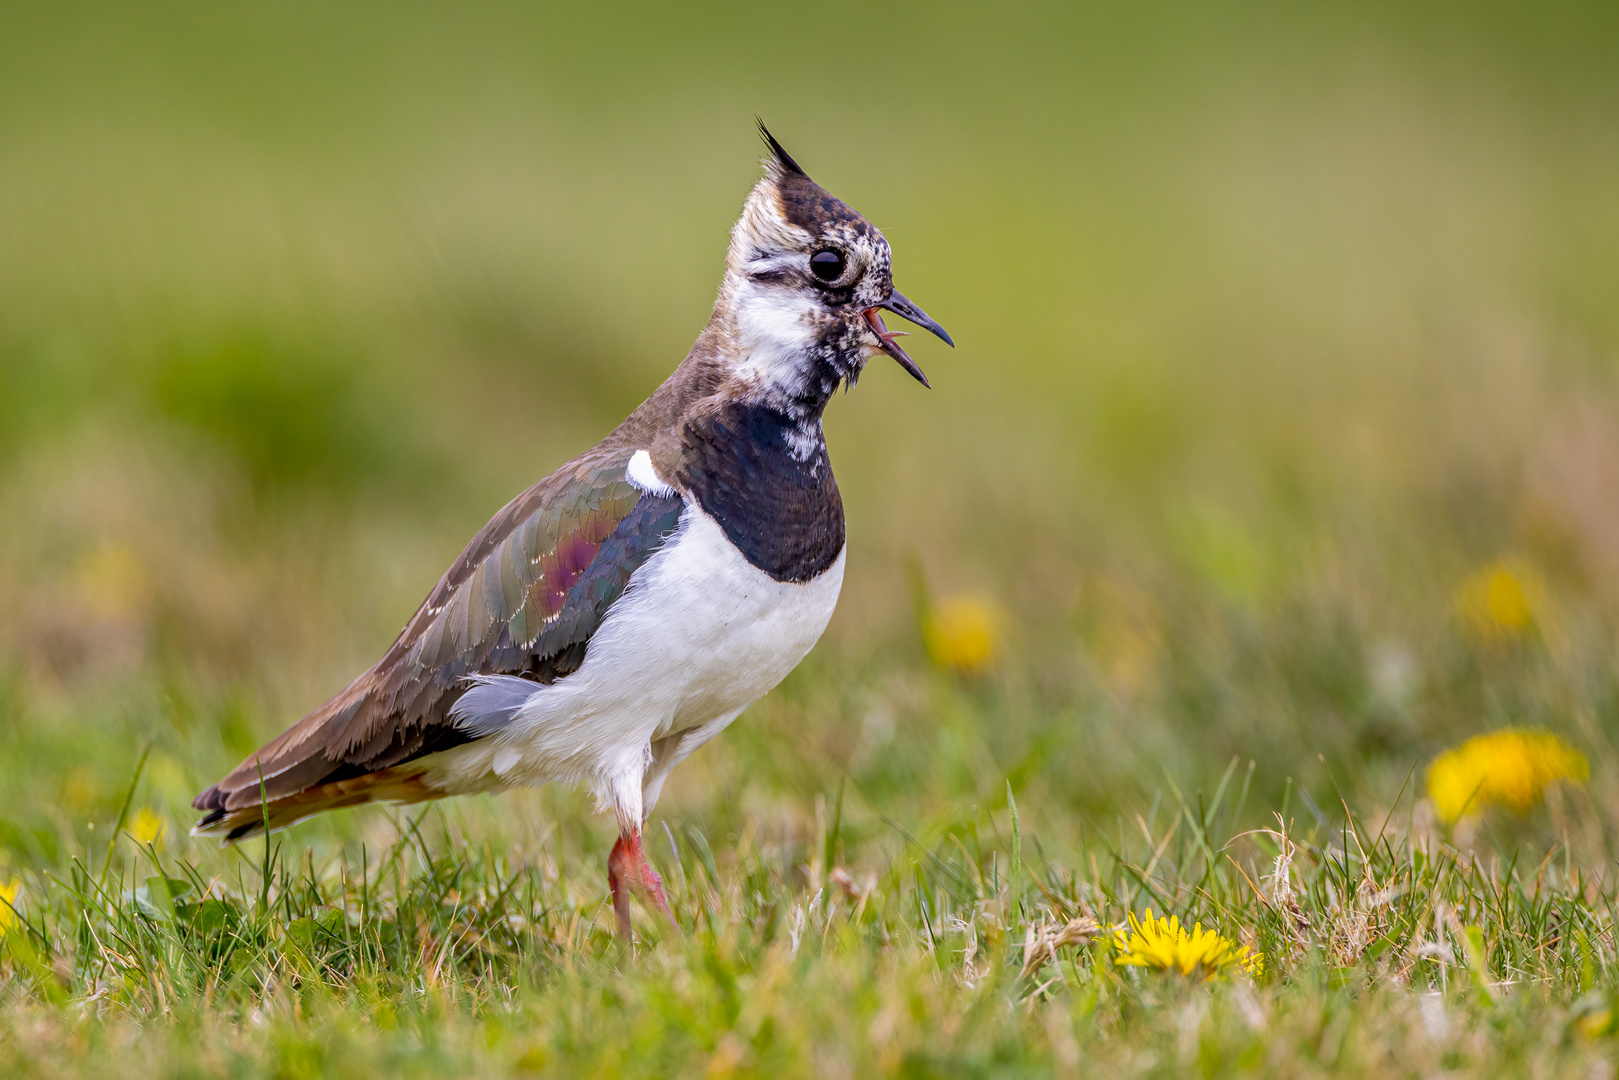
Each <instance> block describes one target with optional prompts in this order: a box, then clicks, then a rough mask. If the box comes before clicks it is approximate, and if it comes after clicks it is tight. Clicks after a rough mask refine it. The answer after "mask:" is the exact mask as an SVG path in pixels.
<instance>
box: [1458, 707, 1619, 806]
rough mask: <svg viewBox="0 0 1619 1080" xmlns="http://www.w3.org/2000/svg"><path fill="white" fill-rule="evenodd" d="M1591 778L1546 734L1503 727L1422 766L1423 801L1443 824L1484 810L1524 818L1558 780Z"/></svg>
mask: <svg viewBox="0 0 1619 1080" xmlns="http://www.w3.org/2000/svg"><path fill="white" fill-rule="evenodd" d="M1590 777H1591V766H1590V763H1589V762H1587V761H1586V760H1585V755H1584V754H1582V753H1580V752H1579V751H1578V750H1576V749H1574V748H1573V747H1572V746H1570V745H1568V744H1567V743H1565V742H1564V741H1563V740H1562V739H1559V738H1558V737H1557V736H1556V735H1553V734H1552V733H1551V732H1549V731H1530V730H1527V729H1524V728H1505V729H1503V730H1501V731H1492V732H1490V733H1489V734H1488V735H1475V736H1473V737H1472V738H1471V739H1468V740H1467V741H1466V742H1464V743H1462V744H1461V745H1460V746H1458V747H1455V748H1454V749H1451V750H1446V751H1445V752H1444V753H1443V754H1440V755H1439V756H1438V757H1436V758H1434V760H1433V763H1432V764H1431V765H1429V766H1428V797H1429V798H1431V799H1432V800H1433V804H1434V808H1435V809H1437V810H1438V811H1439V816H1440V817H1442V818H1444V819H1445V820H1446V821H1455V820H1456V819H1457V818H1459V817H1461V816H1462V815H1463V814H1467V815H1469V816H1471V815H1475V814H1478V813H1480V812H1481V811H1483V809H1484V808H1485V807H1486V806H1504V807H1506V808H1507V809H1509V810H1511V811H1513V812H1514V813H1517V814H1526V813H1528V812H1529V811H1530V810H1531V809H1533V808H1534V806H1535V804H1536V803H1538V802H1539V801H1540V799H1541V796H1542V795H1543V794H1544V793H1545V790H1546V786H1547V785H1548V784H1554V783H1556V782H1558V781H1560V780H1566V781H1569V782H1571V783H1575V784H1580V783H1584V782H1585V781H1586V780H1588V779H1590Z"/></svg>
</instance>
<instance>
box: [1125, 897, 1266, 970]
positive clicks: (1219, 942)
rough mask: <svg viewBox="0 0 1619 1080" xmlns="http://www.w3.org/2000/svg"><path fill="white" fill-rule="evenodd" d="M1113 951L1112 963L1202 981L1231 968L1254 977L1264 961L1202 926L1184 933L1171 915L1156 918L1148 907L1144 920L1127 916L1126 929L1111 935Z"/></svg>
mask: <svg viewBox="0 0 1619 1080" xmlns="http://www.w3.org/2000/svg"><path fill="white" fill-rule="evenodd" d="M1113 948H1114V950H1115V951H1116V952H1117V954H1118V955H1117V956H1115V957H1114V958H1113V962H1114V963H1115V964H1119V965H1129V966H1132V967H1146V968H1157V969H1158V970H1160V971H1178V972H1180V973H1181V974H1182V975H1186V976H1193V975H1196V976H1200V977H1201V978H1202V979H1203V980H1204V981H1205V982H1206V981H1208V980H1210V979H1213V978H1215V977H1216V976H1218V975H1222V974H1224V973H1225V972H1227V971H1230V970H1231V969H1233V968H1242V969H1243V970H1244V971H1246V972H1248V973H1249V974H1250V975H1257V974H1259V972H1260V971H1262V970H1263V969H1264V961H1265V958H1264V954H1263V953H1257V952H1254V951H1253V950H1252V949H1250V948H1248V947H1247V946H1245V945H1239V944H1237V943H1236V942H1234V941H1231V940H1230V939H1228V938H1224V937H1221V936H1220V935H1219V934H1217V933H1215V932H1214V931H1213V930H1205V929H1203V924H1202V923H1197V924H1196V925H1194V926H1193V927H1192V929H1191V930H1190V931H1188V930H1187V929H1186V928H1185V927H1184V926H1182V925H1181V924H1180V920H1179V919H1177V918H1176V917H1175V916H1173V915H1171V916H1169V917H1168V918H1167V919H1160V918H1156V917H1155V916H1154V915H1153V913H1152V909H1151V908H1148V909H1147V917H1146V918H1145V919H1137V918H1136V917H1135V913H1134V912H1132V913H1131V915H1130V929H1129V930H1118V931H1115V932H1114V935H1113Z"/></svg>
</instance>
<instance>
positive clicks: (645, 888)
mask: <svg viewBox="0 0 1619 1080" xmlns="http://www.w3.org/2000/svg"><path fill="white" fill-rule="evenodd" d="M607 884H608V887H609V888H610V889H612V891H613V914H614V916H615V917H616V918H617V920H618V936H619V937H620V938H621V939H622V940H623V941H625V942H629V941H632V940H633V937H632V935H631V933H630V895H631V894H632V893H633V894H634V895H636V896H639V897H640V898H641V900H642V901H643V902H644V903H647V904H650V905H651V906H652V907H654V908H656V909H657V910H658V911H660V912H662V914H663V917H664V918H666V919H668V920H669V925H670V926H673V927H674V928H675V932H676V933H677V934H678V933H679V932H680V923H679V922H678V921H676V919H675V913H674V912H673V911H671V910H670V908H669V901H668V899H667V898H666V897H665V896H664V895H663V878H662V877H660V876H659V875H658V872H657V871H656V870H654V869H652V864H650V863H649V862H647V859H646V852H645V851H644V850H642V848H641V834H640V833H639V832H636V833H632V834H630V835H628V836H623V835H620V836H619V838H618V843H616V844H614V845H613V853H612V854H611V855H609V856H608V857H607Z"/></svg>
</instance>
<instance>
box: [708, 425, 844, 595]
mask: <svg viewBox="0 0 1619 1080" xmlns="http://www.w3.org/2000/svg"><path fill="white" fill-rule="evenodd" d="M800 439H803V440H806V441H808V440H813V444H812V446H811V447H810V452H809V453H808V454H807V455H806V456H805V457H804V458H803V459H802V460H800V458H799V457H797V456H795V455H794V453H793V449H794V446H793V441H795V440H800ZM681 442H682V444H683V445H682V447H681V450H682V453H681V463H680V470H679V475H678V482H679V483H680V484H681V486H683V487H685V488H686V489H687V490H689V491H690V492H692V494H693V495H695V496H696V498H697V504H698V505H699V506H701V507H702V508H703V510H704V511H705V512H707V513H708V514H709V515H710V516H711V517H713V518H714V520H715V521H718V522H719V523H720V527H721V528H723V529H724V530H725V535H726V536H727V537H728V538H729V539H730V541H731V543H733V544H735V545H736V546H737V547H738V548H739V549H740V550H741V552H742V554H743V555H744V556H745V557H746V558H747V560H748V562H750V563H752V564H753V565H754V566H757V567H758V568H759V569H761V570H763V571H764V572H765V573H767V574H769V575H770V576H771V577H772V578H774V579H776V580H777V581H795V582H798V581H810V580H812V579H814V578H816V577H819V576H820V575H821V574H822V573H824V572H825V571H826V569H827V568H828V567H829V566H831V565H832V564H833V563H834V562H836V561H837V558H838V553H839V552H841V551H842V550H843V540H844V532H843V497H842V496H841V495H839V494H838V482H837V481H836V480H835V479H833V477H832V462H831V460H830V459H828V458H827V456H826V442H825V440H824V439H822V438H821V435H820V429H819V425H818V424H817V425H816V427H815V428H814V429H812V431H811V432H806V431H805V430H804V429H803V428H801V427H800V425H799V424H797V423H795V422H794V421H793V420H791V419H789V418H788V417H786V416H784V415H783V414H782V413H780V412H777V411H776V410H774V409H768V408H765V407H762V406H758V405H745V404H742V403H740V402H733V403H731V404H729V405H726V406H725V407H724V408H722V409H720V410H718V411H716V412H713V413H707V414H705V415H702V416H699V417H695V418H693V419H692V420H690V421H688V422H687V424H686V427H685V430H684V431H683V432H682V433H681Z"/></svg>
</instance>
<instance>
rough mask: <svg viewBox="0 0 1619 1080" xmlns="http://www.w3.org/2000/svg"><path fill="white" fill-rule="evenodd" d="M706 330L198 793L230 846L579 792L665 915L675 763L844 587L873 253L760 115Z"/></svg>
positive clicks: (885, 292)
mask: <svg viewBox="0 0 1619 1080" xmlns="http://www.w3.org/2000/svg"><path fill="white" fill-rule="evenodd" d="M759 130H760V133H761V134H762V135H763V137H764V139H765V141H766V143H768V145H769V147H770V156H769V157H768V158H767V159H766V161H765V175H764V177H763V179H761V180H760V181H759V183H758V184H757V185H756V186H755V187H754V189H753V191H752V192H751V193H750V194H749V196H748V199H747V202H746V203H745V204H744V206H743V208H742V217H741V219H740V220H738V221H737V223H736V226H735V227H734V228H733V229H732V230H731V243H730V248H729V250H728V251H727V253H726V260H725V277H724V280H723V281H722V283H721V285H720V292H719V299H718V301H717V302H716V303H715V305H714V314H713V316H712V317H711V318H710V319H709V322H708V326H707V327H706V328H705V329H704V330H703V332H702V334H701V335H700V336H699V337H698V338H697V343H696V344H695V345H694V346H692V349H691V352H690V353H689V354H688V355H687V357H686V359H685V361H684V362H683V363H681V365H680V366H679V367H678V368H676V369H675V372H674V374H673V375H671V376H670V377H669V379H668V381H666V382H665V383H664V384H663V385H662V386H660V387H659V388H658V389H657V391H656V392H655V393H654V394H653V395H652V396H651V397H649V398H647V400H646V401H645V402H643V403H642V404H641V406H640V408H638V409H636V410H635V411H634V412H633V413H631V414H630V416H629V419H627V420H625V421H624V422H623V423H622V424H620V425H619V426H618V428H617V430H615V431H614V432H613V433H612V434H611V435H609V436H607V438H605V439H603V440H602V441H601V442H600V443H597V444H596V445H595V446H594V447H592V448H591V449H590V450H587V451H586V452H585V453H583V454H581V455H580V456H578V457H576V458H574V459H573V460H572V461H570V462H568V463H567V464H566V465H564V466H562V467H561V468H560V469H558V470H557V471H555V472H553V473H552V474H551V475H550V476H547V477H546V478H545V479H543V480H541V481H540V482H539V483H537V484H535V485H534V486H533V487H531V488H529V489H528V490H527V491H525V492H523V493H522V494H521V495H519V496H518V497H517V498H516V499H514V500H512V501H511V502H510V503H508V504H507V505H506V507H505V508H504V509H502V510H501V511H500V512H499V513H498V514H496V515H495V516H494V518H493V519H492V520H491V521H490V522H489V524H487V525H485V526H484V527H483V529H482V531H480V532H479V533H478V535H477V536H475V537H474V538H473V539H472V542H471V543H470V544H468V545H467V548H466V550H465V551H463V552H462V553H461V556H460V558H458V559H456V560H455V563H454V564H453V565H452V566H451V567H450V569H449V571H448V572H447V573H445V575H444V576H443V578H441V579H440V580H439V583H438V585H437V586H436V587H435V588H434V589H433V591H432V593H430V594H429V595H428V597H427V600H426V601H425V602H424V603H423V604H422V606H421V607H420V608H419V609H417V611H416V614H415V615H413V616H412V617H411V619H410V621H409V622H408V623H406V625H405V628H404V630H402V631H401V632H400V634H399V637H398V638H397V639H396V640H395V641H394V643H393V645H392V646H391V647H390V648H389V649H388V652H387V654H386V655H385V656H383V658H382V659H381V660H379V661H378V662H377V663H376V665H375V666H373V667H372V668H371V669H370V670H368V671H366V672H365V673H364V674H362V675H361V676H360V677H359V678H357V679H355V680H354V682H353V683H351V684H350V685H349V687H348V689H346V690H344V691H343V692H342V693H340V694H338V695H337V696H336V697H334V698H332V699H331V700H330V701H328V702H327V703H326V704H324V705H322V706H321V707H320V708H318V709H316V710H315V711H314V712H312V713H310V714H309V715H308V716H306V717H304V718H303V719H302V720H300V721H299V722H298V723H296V724H294V725H293V726H292V727H291V728H289V729H288V730H287V731H285V732H283V733H282V734H281V735H280V736H278V737H277V738H275V739H273V740H271V741H270V742H269V743H267V744H266V745H265V746H263V747H262V748H261V749H259V750H258V751H256V752H254V753H253V754H251V755H249V756H248V758H247V760H246V761H244V762H242V763H241V764H240V765H238V766H237V767H236V768H235V769H233V770H232V771H231V772H230V774H229V775H227V776H226V777H225V778H224V779H223V780H221V781H220V782H219V783H217V784H215V785H214V786H213V787H211V788H209V789H208V790H207V791H205V792H203V793H202V794H201V795H198V796H197V798H196V800H195V801H194V802H193V804H192V805H193V806H195V807H196V808H197V809H198V810H200V811H202V812H203V814H204V816H203V818H202V819H201V821H200V822H198V824H197V826H196V829H195V830H194V831H195V832H196V833H198V834H204V835H210V836H220V837H222V838H223V839H224V841H226V842H231V841H236V840H241V839H243V838H245V837H248V836H252V835H255V834H256V833H259V832H261V831H262V830H263V829H264V827H265V825H266V824H268V826H269V827H270V828H272V829H274V828H280V827H282V826H285V825H290V824H292V823H293V822H295V821H300V820H302V819H303V818H306V817H309V816H310V815H311V814H316V813H319V812H321V811H323V810H331V809H334V808H336V807H343V806H354V805H356V804H358V803H365V802H371V801H374V800H389V801H393V802H399V803H413V802H419V801H421V800H424V799H436V798H440V797H442V796H445V795H460V794H466V793H470V792H479V791H490V790H498V789H503V788H507V787H514V786H531V785H537V784H544V783H549V782H552V781H569V782H582V783H584V784H586V785H588V786H589V788H590V789H591V791H593V792H594V793H595V795H596V799H597V803H598V808H600V809H606V808H608V807H611V808H612V810H613V811H614V813H616V814H617V815H618V829H619V837H618V842H617V843H616V844H615V845H614V846H613V851H612V854H611V856H610V857H609V859H608V882H609V884H610V886H611V888H612V897H613V908H614V912H615V914H616V917H617V923H618V930H619V933H620V934H621V935H622V936H624V937H626V938H628V936H629V934H630V910H629V894H635V895H638V896H640V897H641V898H642V900H643V901H644V902H648V903H650V904H651V905H653V906H654V907H656V908H657V910H659V911H660V912H662V913H663V914H665V915H667V916H669V917H670V918H671V919H673V915H672V914H671V913H670V911H669V905H668V902H667V901H666V900H665V898H664V895H663V888H662V882H661V879H660V878H659V877H658V874H657V872H656V871H654V870H653V869H652V867H651V866H650V865H648V863H647V860H646V855H645V853H644V852H643V850H642V847H641V827H642V825H643V823H644V822H645V821H646V820H647V816H648V814H649V813H650V812H651V810H652V807H653V806H654V805H655V804H656V803H657V801H658V793H659V792H660V791H661V790H662V789H663V784H664V781H665V780H666V779H668V776H669V772H670V770H671V769H673V768H674V767H675V766H676V765H678V764H680V762H681V761H683V760H685V759H686V757H687V756H689V755H690V754H691V752H692V751H694V750H696V749H697V748H698V747H699V746H701V745H703V743H705V742H707V741H708V740H709V739H712V738H713V737H714V736H715V735H718V734H719V733H720V732H721V731H723V730H724V729H725V727H726V725H727V724H729V723H730V722H731V721H732V720H734V719H736V717H737V715H738V714H739V713H741V712H742V710H743V709H745V708H747V707H748V705H750V704H751V703H752V702H754V701H756V700H757V699H758V698H759V697H761V696H762V695H763V694H765V693H766V692H767V691H769V690H770V689H771V688H772V687H774V686H775V685H776V684H777V683H779V682H780V681H781V680H782V679H783V678H784V677H785V676H786V675H787V673H788V672H789V671H791V670H792V669H793V667H794V666H796V665H797V664H798V662H799V661H800V660H802V659H803V658H804V655H805V654H806V653H808V652H809V650H810V647H811V646H813V645H814V644H815V642H816V640H817V639H818V638H820V636H821V633H822V631H824V630H825V629H826V624H827V621H828V620H829V619H830V618H831V616H832V608H833V606H834V605H835V604H836V603H837V599H838V590H839V588H840V587H841V586H842V584H843V564H844V525H843V501H842V499H841V498H840V496H839V495H838V485H837V481H836V480H834V479H833V477H832V464H831V461H830V460H829V459H828V458H827V451H826V440H825V438H824V436H823V435H822V432H821V415H822V412H823V411H824V410H825V408H826V404H827V401H828V399H830V398H831V396H832V394H833V392H834V391H835V390H837V388H838V386H839V385H840V384H848V385H853V384H854V382H855V380H856V379H857V378H858V377H859V375H860V373H861V371H862V369H863V368H864V367H865V365H866V361H867V360H869V359H870V358H872V357H873V356H875V355H876V354H878V353H886V354H887V355H888V356H890V357H892V358H893V359H894V360H896V361H898V362H899V365H900V366H901V367H903V368H904V369H905V370H906V371H907V372H909V373H910V374H911V375H912V377H914V378H915V379H916V380H917V381H918V382H920V383H921V384H922V385H923V386H927V385H928V380H927V377H926V376H925V375H923V373H922V369H921V368H920V367H918V366H917V364H916V362H915V361H914V360H912V359H911V358H910V356H908V355H907V354H906V352H905V350H904V349H902V348H901V347H900V346H899V343H898V342H897V341H896V340H895V338H896V337H898V336H899V335H898V334H897V333H896V332H894V331H891V330H889V329H888V328H887V327H886V326H885V325H884V323H883V313H884V312H892V313H894V314H896V315H898V316H900V317H902V318H904V319H908V320H909V321H911V322H913V323H915V324H917V325H918V326H921V327H925V328H926V329H928V330H930V331H932V332H933V333H934V334H936V335H937V336H938V337H940V338H942V339H943V340H944V341H945V342H947V343H950V344H954V343H953V342H951V341H950V336H949V335H948V334H946V333H945V332H944V330H943V328H941V327H940V326H939V324H938V323H936V322H934V321H933V320H932V319H930V318H928V316H927V315H926V314H924V313H923V311H922V310H921V309H920V308H918V307H917V306H916V305H915V304H913V303H911V302H910V301H909V300H907V299H905V297H904V296H902V295H900V293H899V292H897V291H896V290H895V289H894V284H893V280H892V277H891V275H890V255H889V248H888V241H887V240H886V239H885V238H884V237H883V234H882V233H881V232H879V231H878V230H877V229H876V227H874V226H873V225H872V224H871V223H870V222H868V221H867V220H866V219H865V218H863V217H861V216H860V215H859V214H857V213H855V212H854V211H853V210H851V209H849V207H847V206H845V205H844V204H843V203H842V202H840V201H839V200H837V199H835V198H833V197H832V196H831V195H829V194H828V193H827V192H826V191H825V190H824V189H822V188H821V187H820V186H819V185H817V184H816V183H815V182H814V181H813V180H811V179H810V178H809V176H808V174H806V173H805V172H804V170H803V169H802V168H800V167H799V165H798V163H797V162H795V161H794V160H793V159H792V157H791V156H789V155H788V153H787V151H786V150H784V149H782V146H781V144H780V143H779V142H777V141H776V140H775V139H774V138H773V137H772V136H771V135H770V133H769V132H768V131H766V130H765V129H764V126H763V125H762V124H761V125H760V129H759Z"/></svg>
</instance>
